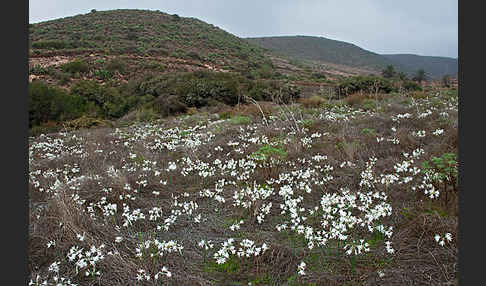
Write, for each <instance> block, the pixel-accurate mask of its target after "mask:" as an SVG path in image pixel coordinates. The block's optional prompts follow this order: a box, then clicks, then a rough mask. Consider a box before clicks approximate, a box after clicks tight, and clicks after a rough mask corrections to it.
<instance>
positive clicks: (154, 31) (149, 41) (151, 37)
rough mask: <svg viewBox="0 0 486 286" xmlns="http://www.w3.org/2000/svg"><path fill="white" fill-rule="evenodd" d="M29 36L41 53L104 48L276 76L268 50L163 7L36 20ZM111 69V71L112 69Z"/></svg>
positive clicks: (110, 52) (105, 51) (104, 49)
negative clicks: (201, 62)
mask: <svg viewBox="0 0 486 286" xmlns="http://www.w3.org/2000/svg"><path fill="white" fill-rule="evenodd" d="M29 40H30V42H31V43H32V44H31V46H32V48H33V49H34V51H38V53H40V54H49V53H50V52H52V51H57V52H60V51H62V52H71V51H77V52H90V53H93V52H99V53H109V54H139V55H148V54H150V55H152V56H155V55H159V56H168V55H174V56H177V57H183V58H186V59H190V60H204V61H208V62H212V63H213V64H218V65H219V64H221V63H222V62H224V63H223V64H222V65H225V64H229V63H231V67H232V68H234V69H236V70H240V71H243V70H248V69H249V70H251V71H253V70H260V71H259V73H262V74H263V75H264V76H268V75H270V74H271V64H270V61H269V60H268V59H267V58H266V57H265V56H264V54H263V50H262V49H261V48H259V47H258V46H254V45H252V44H250V43H248V42H247V41H245V40H243V39H240V38H238V37H236V36H234V35H232V34H230V33H228V32H226V31H224V30H222V29H220V28H218V27H215V26H213V25H210V24H207V23H205V22H203V21H201V20H198V19H195V18H186V17H180V16H177V15H169V14H167V13H163V12H160V11H149V10H133V9H119V10H110V11H97V12H96V13H94V12H91V13H87V14H82V15H76V16H72V17H65V18H61V19H56V20H51V21H45V22H41V23H35V24H32V26H31V28H30V29H29ZM108 70H110V69H108Z"/></svg>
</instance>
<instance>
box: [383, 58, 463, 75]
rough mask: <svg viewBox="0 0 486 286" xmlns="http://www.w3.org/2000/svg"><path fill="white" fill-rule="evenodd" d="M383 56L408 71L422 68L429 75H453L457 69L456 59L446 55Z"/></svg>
mask: <svg viewBox="0 0 486 286" xmlns="http://www.w3.org/2000/svg"><path fill="white" fill-rule="evenodd" d="M382 56H384V57H385V58H387V59H389V60H391V61H393V62H395V63H397V64H399V65H401V66H403V67H405V68H406V69H407V70H410V71H417V70H418V69H421V68H423V69H424V70H425V71H426V72H427V73H428V75H429V76H430V77H432V78H436V79H437V78H441V77H443V76H444V75H451V76H454V75H456V74H457V71H458V61H457V59H454V58H447V57H430V56H418V55H411V54H386V55H382Z"/></svg>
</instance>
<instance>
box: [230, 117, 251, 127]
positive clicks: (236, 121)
mask: <svg viewBox="0 0 486 286" xmlns="http://www.w3.org/2000/svg"><path fill="white" fill-rule="evenodd" d="M230 122H231V124H233V125H247V124H250V123H251V118H250V117H248V116H242V115H236V116H234V117H231V119H230Z"/></svg>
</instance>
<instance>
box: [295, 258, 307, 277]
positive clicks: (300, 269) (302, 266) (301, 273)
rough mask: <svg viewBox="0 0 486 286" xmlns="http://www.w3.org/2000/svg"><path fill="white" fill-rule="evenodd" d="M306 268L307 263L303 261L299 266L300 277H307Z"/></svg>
mask: <svg viewBox="0 0 486 286" xmlns="http://www.w3.org/2000/svg"><path fill="white" fill-rule="evenodd" d="M305 267H306V264H305V262H304V261H301V262H300V264H299V266H297V270H298V273H299V275H305V272H304V270H305Z"/></svg>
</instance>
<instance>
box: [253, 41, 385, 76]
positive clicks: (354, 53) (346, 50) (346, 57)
mask: <svg viewBox="0 0 486 286" xmlns="http://www.w3.org/2000/svg"><path fill="white" fill-rule="evenodd" d="M247 40H248V41H249V42H250V43H253V44H256V45H258V46H260V47H262V48H265V49H268V50H271V51H273V52H275V53H276V54H279V55H283V56H290V57H295V58H297V59H301V60H312V61H319V62H328V63H331V64H338V65H344V66H350V67H359V68H364V69H371V70H375V71H376V70H381V69H382V68H383V67H385V66H386V65H389V64H393V62H392V61H391V60H389V59H387V58H384V57H382V56H380V55H379V54H376V53H373V52H370V51H367V50H365V49H362V48H360V47H358V46H356V45H353V44H350V43H346V42H341V41H335V40H331V39H327V38H323V37H310V36H281V37H262V38H247Z"/></svg>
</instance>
